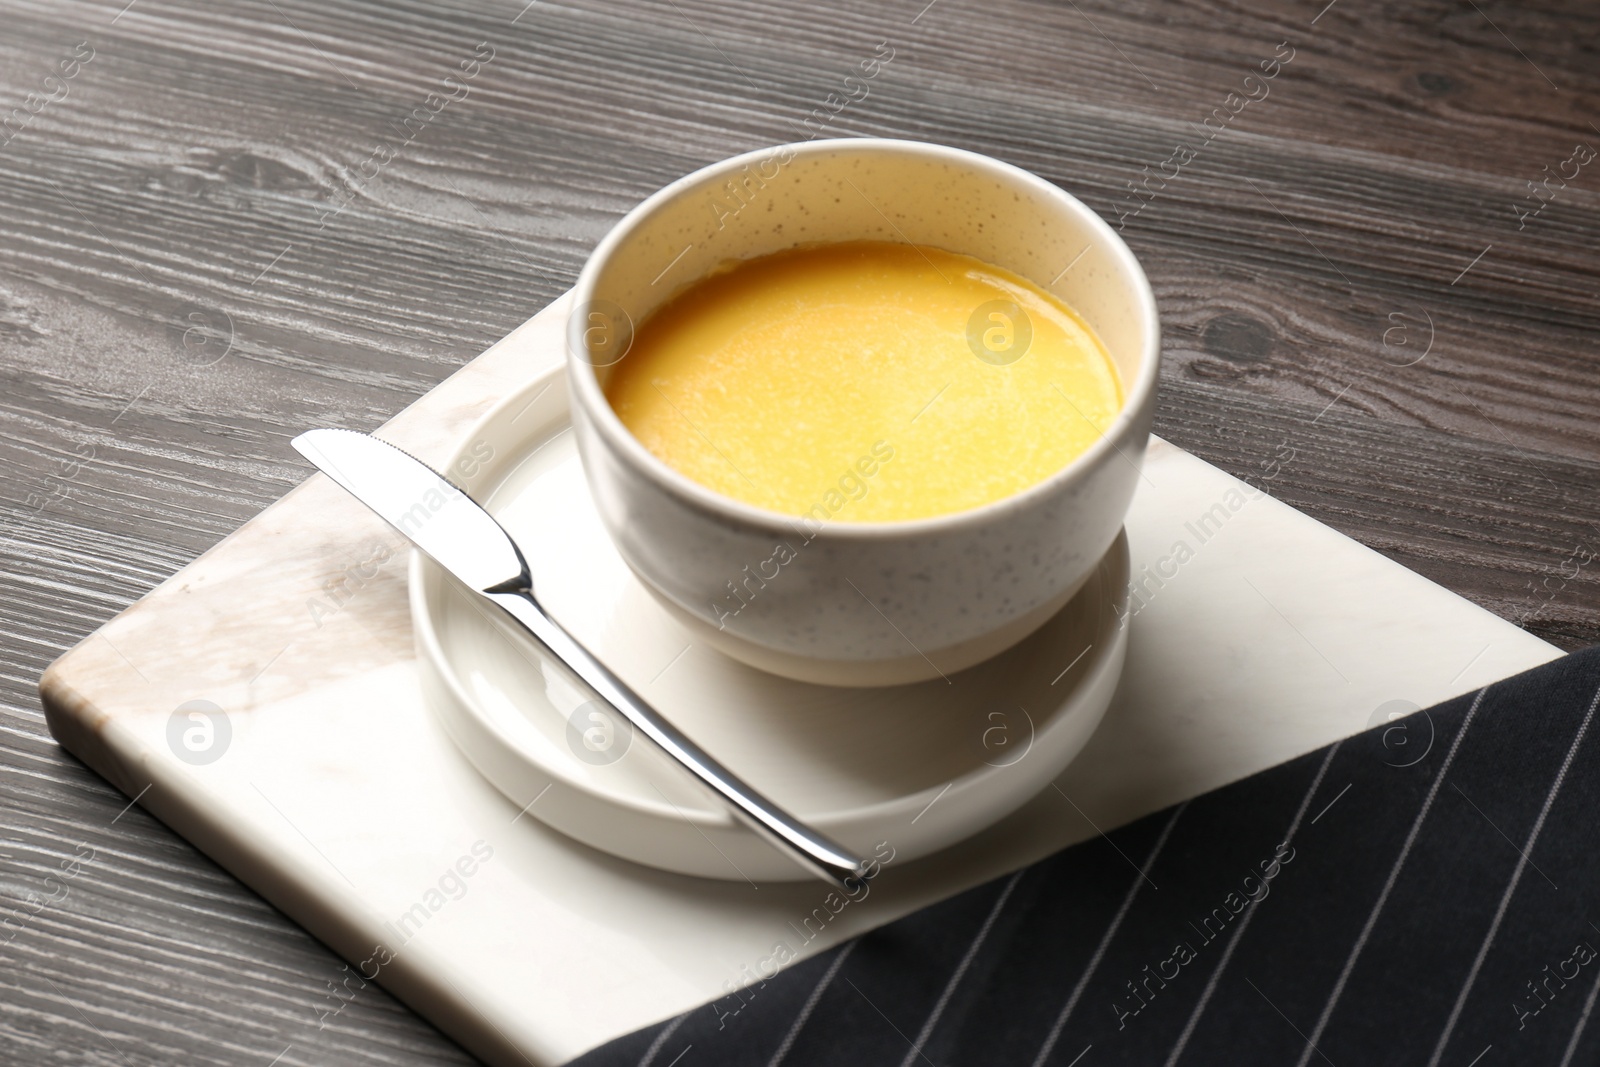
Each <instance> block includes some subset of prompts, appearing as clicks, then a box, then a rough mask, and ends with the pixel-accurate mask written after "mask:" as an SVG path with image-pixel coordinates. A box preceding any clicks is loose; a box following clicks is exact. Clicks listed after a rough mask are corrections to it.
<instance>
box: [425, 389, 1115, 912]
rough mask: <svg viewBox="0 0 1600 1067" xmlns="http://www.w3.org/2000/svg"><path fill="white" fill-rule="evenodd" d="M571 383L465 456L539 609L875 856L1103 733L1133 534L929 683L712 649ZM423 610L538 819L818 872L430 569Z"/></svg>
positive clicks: (516, 791) (987, 808) (629, 855)
mask: <svg viewBox="0 0 1600 1067" xmlns="http://www.w3.org/2000/svg"><path fill="white" fill-rule="evenodd" d="M569 429H570V423H569V422H568V409H567V397H566V380H565V376H564V374H563V373H562V372H561V371H555V372H551V373H547V374H545V375H542V376H541V377H539V378H537V379H535V380H534V381H532V382H529V383H528V384H527V385H526V386H525V387H523V388H522V389H521V390H519V391H518V392H517V393H516V394H513V395H512V396H510V397H508V398H507V399H506V400H504V401H503V402H501V403H500V404H499V405H498V406H496V407H495V409H494V410H492V411H491V412H489V414H487V415H486V416H485V417H484V418H483V419H482V420H481V421H480V422H479V423H478V425H477V426H476V427H474V429H473V431H472V433H471V434H470V435H469V436H468V437H467V439H466V440H465V441H464V442H462V444H461V446H460V447H459V449H458V450H457V452H456V455H455V456H454V457H453V459H452V461H451V462H450V463H449V464H448V465H446V467H445V468H444V469H445V470H446V471H447V472H448V473H449V474H450V475H451V476H452V477H453V478H454V479H456V480H457V482H458V484H461V485H462V486H463V487H464V488H466V489H467V490H468V491H469V492H470V493H471V494H472V495H473V496H474V497H475V498H476V499H478V500H479V501H482V502H483V503H485V505H486V506H487V507H488V509H489V510H490V511H491V512H493V513H494V514H495V516H496V517H497V518H498V519H499V520H500V521H501V523H503V524H504V525H505V526H506V528H507V529H508V530H509V531H510V532H511V533H512V535H513V536H514V537H516V539H517V541H518V543H519V544H520V545H521V546H522V549H523V551H524V553H525V554H526V555H527V557H528V562H529V566H530V568H531V570H532V572H533V575H534V585H535V589H536V591H537V594H538V596H539V598H540V600H541V601H542V602H543V603H544V605H545V607H546V608H547V609H548V610H549V611H550V613H551V614H552V615H554V616H555V617H556V619H558V620H559V621H560V622H561V623H562V624H563V625H564V626H566V627H567V628H568V629H569V630H570V631H572V633H573V634H574V635H576V636H577V637H578V639H579V640H581V641H583V642H584V643H585V644H587V645H588V646H589V647H590V648H592V649H594V650H595V652H596V653H597V654H598V655H599V656H600V658H601V659H602V660H604V661H605V662H606V663H607V664H608V665H610V666H611V668H612V669H613V670H615V671H616V672H617V673H618V674H619V675H621V676H622V678H623V679H625V680H626V681H627V682H628V683H629V684H630V685H631V686H633V688H634V689H635V690H636V691H638V692H639V693H640V694H641V695H642V696H644V697H645V698H646V699H647V700H650V701H651V702H652V703H653V704H654V705H655V706H656V707H657V708H658V709H659V710H660V711H661V712H662V713H663V714H665V715H667V716H668V717H669V718H671V719H672V720H673V721H674V722H675V723H676V724H677V725H678V726H679V727H680V728H681V729H683V730H684V731H685V732H686V733H687V734H688V735H689V736H691V737H692V738H694V739H695V740H696V741H697V742H698V743H699V744H700V745H702V746H703V747H704V748H705V749H706V750H707V751H708V752H710V753H711V754H712V755H714V756H715V757H716V758H718V759H719V760H721V761H723V762H724V763H725V764H726V765H727V766H728V767H729V768H730V769H731V770H733V771H734V772H735V773H737V774H739V775H740V776H742V777H744V778H745V779H746V780H747V781H748V782H750V783H751V784H752V785H753V786H755V787H756V788H758V789H760V790H762V791H763V792H765V793H767V794H768V795H769V796H770V797H772V798H773V799H774V800H776V801H777V802H778V803H780V804H782V805H784V806H785V807H787V808H788V809H789V810H790V811H792V812H793V813H794V814H796V815H797V816H799V817H801V818H803V819H804V820H806V821H807V822H809V823H810V824H811V825H813V826H815V827H816V828H817V829H819V830H822V831H824V832H826V833H828V834H830V835H832V836H833V837H834V838H835V839H837V840H838V841H840V842H841V843H842V844H844V845H846V846H849V847H851V848H853V849H855V850H857V851H858V852H860V853H861V854H863V855H871V854H873V853H874V851H875V850H877V851H878V852H879V854H880V855H881V854H882V852H883V848H884V843H887V847H890V848H892V849H893V850H894V852H893V854H894V856H895V858H896V860H897V861H900V860H906V859H912V858H915V857H918V856H922V855H926V854H928V853H931V852H934V851H937V850H939V849H941V848H944V847H946V846H948V845H951V844H954V843H955V842H957V841H960V840H962V839H964V838H966V837H969V836H971V835H973V834H975V833H977V832H979V831H980V830H983V829H984V828H986V827H988V826H990V825H992V824H993V823H995V822H996V821H998V820H999V819H1001V818H1003V817H1004V816H1006V815H1008V814H1010V813H1011V812H1012V811H1014V810H1015V809H1016V808H1018V807H1019V806H1021V805H1022V804H1023V803H1024V802H1026V801H1027V800H1028V799H1030V798H1031V797H1033V796H1034V795H1036V794H1037V793H1038V792H1039V791H1040V790H1041V789H1044V788H1046V787H1047V786H1048V784H1049V783H1050V782H1051V781H1052V780H1053V779H1054V778H1056V777H1057V776H1058V775H1059V774H1060V773H1061V771H1062V770H1063V769H1064V768H1065V767H1066V765H1067V764H1068V763H1069V762H1071V760H1072V759H1073V757H1074V756H1076V755H1077V754H1078V752H1079V750H1080V749H1082V748H1083V746H1084V744H1085V743H1086V742H1087V741H1088V740H1089V736H1090V735H1091V734H1092V733H1093V732H1094V729H1095V727H1096V726H1097V725H1098V724H1099V722H1100V718H1101V716H1102V715H1103V714H1104V713H1105V710H1106V707H1107V705H1109V703H1110V702H1111V698H1112V695H1113V693H1114V692H1115V690H1116V686H1117V681H1118V678H1119V676H1120V674H1121V671H1122V664H1123V659H1124V655H1125V653H1126V649H1127V630H1126V628H1125V627H1123V626H1120V625H1119V623H1118V617H1119V614H1121V613H1125V612H1126V604H1127V587H1128V547H1127V538H1126V535H1122V536H1119V538H1118V539H1117V541H1116V543H1115V544H1114V545H1113V547H1112V549H1111V551H1110V553H1108V554H1107V556H1106V558H1105V559H1104V560H1103V561H1102V562H1101V564H1100V566H1099V568H1098V569H1097V571H1096V573H1095V574H1094V576H1093V577H1092V578H1091V579H1090V580H1089V582H1088V583H1087V584H1086V585H1085V586H1084V588H1083V590H1082V591H1081V592H1080V593H1079V594H1078V595H1077V596H1076V597H1074V598H1073V600H1072V601H1071V602H1070V603H1068V605H1067V606H1066V607H1065V608H1063V609H1062V611H1061V612H1060V613H1059V614H1058V615H1057V616H1056V617H1055V618H1054V619H1052V620H1051V621H1050V622H1048V623H1046V624H1045V625H1044V627H1042V628H1041V629H1040V630H1039V631H1038V632H1037V633H1035V634H1034V635H1033V636H1031V637H1029V638H1028V639H1027V640H1025V641H1024V642H1022V644H1020V645H1018V646H1016V647H1015V648H1013V649H1011V650H1010V651H1008V652H1005V653H1003V654H1002V655H1000V656H998V657H996V658H995V659H992V660H990V661H988V662H986V663H983V664H980V665H978V666H977V667H974V668H972V669H970V670H967V671H963V672H960V673H958V674H955V675H952V676H950V678H949V679H948V680H944V679H936V680H933V681H929V682H922V683H918V684H916V685H907V686H896V687H890V688H864V689H846V688H833V687H824V686H815V685H807V684H805V683H802V682H796V681H791V680H788V679H784V678H780V677H777V676H776V675H770V674H766V673H763V672H761V671H758V670H755V669H753V668H750V667H746V666H744V665H742V664H739V663H737V662H735V661H734V660H731V659H728V658H727V657H725V656H723V655H721V654H720V653H717V652H715V651H712V650H711V649H710V648H708V647H705V646H704V645H702V644H699V643H697V642H695V641H694V640H693V639H692V637H691V635H690V634H689V632H688V631H686V630H685V629H684V628H683V627H682V626H681V625H679V624H678V623H677V622H676V621H674V619H673V618H672V617H671V616H670V615H669V614H668V613H667V612H666V611H665V610H664V609H663V608H662V607H660V606H659V605H658V604H657V603H656V601H655V600H654V599H653V598H652V597H651V596H650V594H649V593H648V592H647V591H646V590H645V588H644V587H643V585H641V584H640V582H639V580H638V579H637V578H635V577H634V575H633V573H632V572H631V571H630V570H629V569H628V567H627V565H626V564H625V563H623V561H622V559H621V557H620V556H618V555H617V553H616V551H615V550H614V549H613V547H612V545H611V542H610V540H609V538H608V537H607V535H606V533H605V531H604V530H603V529H602V527H601V524H600V520H599V517H598V516H597V515H596V513H595V510H594V506H593V504H592V502H591V500H590V497H589V493H588V489H587V486H586V484H585V482H584V477H583V470H582V468H581V466H580V464H579V460H578V455H577V450H576V448H575V446H574V444H573V439H572V434H571V433H570V432H568V431H569ZM410 596H411V609H412V616H413V621H414V624H415V633H416V640H417V646H418V652H419V661H420V667H421V675H422V678H423V684H424V687H425V690H426V693H427V697H428V700H429V704H430V706H431V707H433V708H434V709H435V710H436V712H437V714H438V715H439V716H440V718H441V720H442V721H443V723H444V725H445V727H446V729H447V730H448V732H449V733H450V735H451V737H452V738H454V740H455V742H456V743H457V744H458V745H459V746H460V747H461V749H462V751H463V752H464V753H465V754H466V755H467V757H468V758H469V759H470V760H471V761H472V763H473V765H474V766H476V767H477V769H478V771H479V772H480V773H482V774H483V775H484V776H485V777H486V778H487V779H488V780H489V781H490V782H492V783H493V784H494V785H495V787H496V788H498V789H499V790H500V791H501V792H503V793H505V794H506V795H507V796H508V797H510V798H511V799H512V800H513V801H514V802H515V803H516V804H517V805H518V806H519V807H523V808H524V810H525V812H526V814H527V815H528V816H532V817H536V818H538V819H540V820H542V821H543V822H545V823H547V824H548V825H550V826H552V827H554V828H555V829H557V830H560V831H562V832H563V833H566V834H568V835H570V836H571V837H574V838H576V839H578V840H580V841H583V842H584V843H586V844H588V845H590V846H592V847H594V848H597V849H601V850H603V851H606V852H609V853H612V854H614V855H617V856H621V857H624V858H626V859H630V860H634V861H636V862H638V863H643V864H648V865H650V866H653V867H659V868H664V869H666V870H672V871H678V872H681V873H685V874H693V875H700V876H703V877H709V878H723V879H742V880H749V881H752V882H755V881H795V880H800V879H804V878H806V877H808V875H806V874H805V873H804V872H803V871H802V870H801V869H800V868H799V867H798V866H796V865H795V864H794V863H793V861H791V860H790V859H788V858H787V857H786V856H784V855H782V854H780V853H779V852H778V851H776V850H775V849H774V848H773V847H772V846H771V845H769V844H767V843H766V842H765V841H763V840H761V839H760V838H758V837H757V836H756V835H755V834H753V833H752V832H751V831H749V830H748V829H746V828H745V827H744V825H743V824H741V823H739V822H737V821H736V820H735V819H734V818H733V817H732V816H731V815H729V814H728V813H727V811H726V810H725V809H724V808H723V807H722V806H721V804H720V803H719V802H718V801H716V800H715V799H714V798H712V796H711V795H710V794H709V793H708V792H706V791H705V790H704V789H703V788H702V787H701V786H700V785H699V784H698V783H697V782H695V781H694V780H693V779H691V778H690V777H689V776H688V775H687V774H686V773H685V772H683V771H681V770H680V769H679V768H678V767H676V766H675V765H674V764H672V763H671V762H670V761H668V760H667V759H666V758H665V757H664V756H662V755H661V753H659V752H658V751H656V750H655V748H654V746H653V745H651V744H650V742H648V741H647V740H645V739H644V738H642V737H637V736H631V737H630V736H629V734H628V731H627V726H626V723H622V722H620V721H613V720H611V719H609V718H607V717H606V716H605V715H604V714H602V712H601V711H600V709H598V708H597V707H596V706H595V705H592V704H588V703H586V697H585V695H584V694H583V692H582V691H581V690H580V689H579V688H578V687H577V686H575V685H574V684H573V683H572V682H570V681H569V680H568V679H567V678H566V677H565V675H564V673H563V672H562V671H561V670H560V669H559V668H555V669H551V670H550V671H548V672H546V671H545V670H544V668H543V664H542V661H541V658H540V655H539V654H538V653H537V652H536V651H535V650H534V648H533V647H532V645H531V644H530V643H529V642H528V641H527V640H526V639H525V638H523V637H522V636H521V635H520V634H519V633H517V632H516V631H514V629H513V628H512V626H511V625H510V624H508V623H505V622H503V621H501V620H499V619H498V618H496V617H495V616H494V615H492V614H491V613H490V609H489V608H487V606H483V605H481V604H480V603H479V602H478V601H476V599H475V598H473V597H470V596H469V595H468V594H467V593H466V592H465V591H464V590H463V589H461V588H460V587H459V586H457V585H456V584H455V583H454V581H453V580H452V579H450V578H449V577H448V576H447V575H445V574H444V573H443V572H442V571H441V570H440V569H439V568H438V567H437V566H436V565H434V564H433V562H432V561H431V560H428V559H426V558H425V557H423V556H421V554H420V553H414V554H413V559H412V562H411V587H410Z"/></svg>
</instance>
